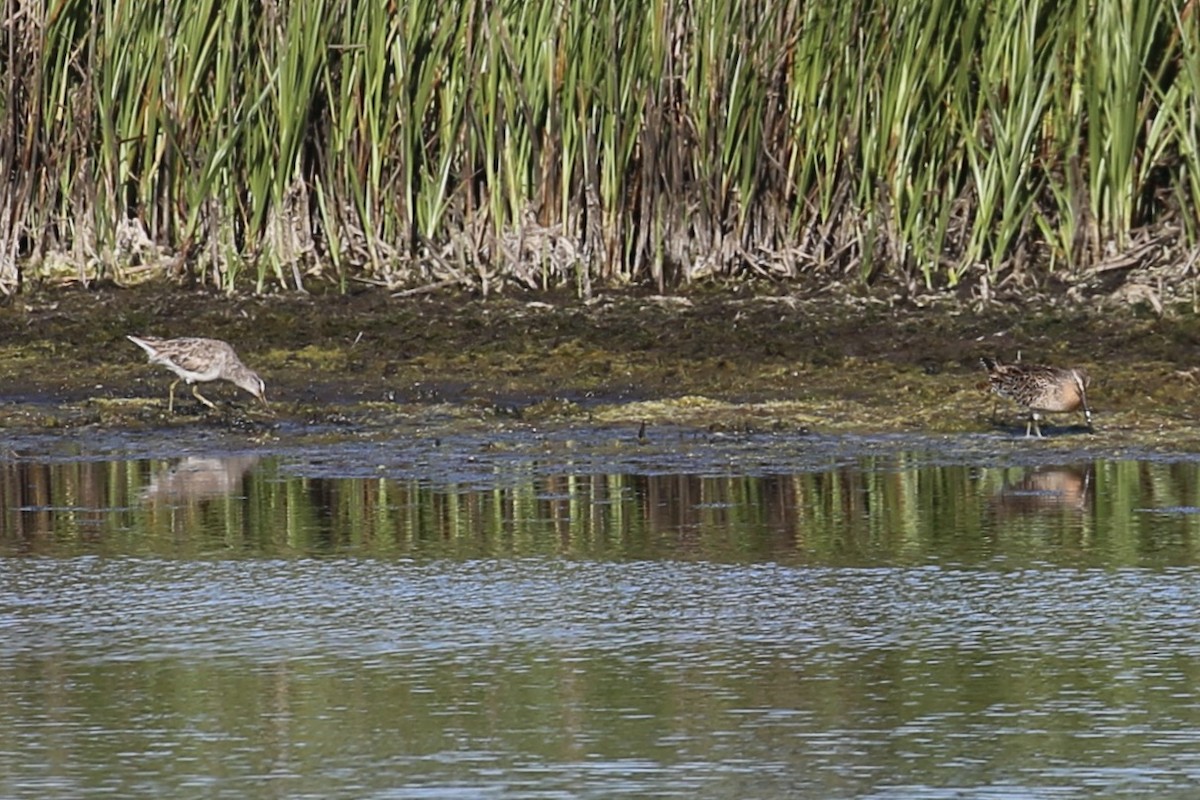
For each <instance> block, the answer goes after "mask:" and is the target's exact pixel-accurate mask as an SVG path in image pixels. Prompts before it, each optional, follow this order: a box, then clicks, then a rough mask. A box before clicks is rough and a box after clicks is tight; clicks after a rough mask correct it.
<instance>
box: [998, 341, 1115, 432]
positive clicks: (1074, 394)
mask: <svg viewBox="0 0 1200 800" xmlns="http://www.w3.org/2000/svg"><path fill="white" fill-rule="evenodd" d="M980 362H981V363H982V364H983V368H984V369H985V370H987V374H988V385H989V386H990V387H991V390H992V391H993V392H995V393H996V394H997V395H998V396H1000V397H1007V398H1008V399H1009V400H1013V401H1015V402H1017V403H1018V404H1020V405H1022V406H1024V407H1025V409H1026V410H1027V411H1029V422H1028V423H1027V424H1026V425H1025V435H1026V436H1029V435H1030V431H1031V430H1032V432H1033V433H1036V434H1037V435H1038V436H1039V437H1040V436H1041V435H1042V430H1041V426H1039V425H1038V420H1040V419H1041V412H1052V413H1068V412H1071V411H1078V410H1080V409H1083V416H1084V418H1085V419H1086V420H1087V424H1088V427H1089V428H1091V427H1092V410H1091V409H1090V408H1089V407H1088V402H1087V387H1088V383H1089V382H1090V378H1089V377H1088V374H1087V372H1085V371H1084V370H1082V369H1060V368H1059V367H1048V366H1046V365H1044V364H1020V363H1017V364H1002V363H1000V362H999V361H996V360H995V359H991V358H987V357H986V356H985V357H983V358H982V359H980Z"/></svg>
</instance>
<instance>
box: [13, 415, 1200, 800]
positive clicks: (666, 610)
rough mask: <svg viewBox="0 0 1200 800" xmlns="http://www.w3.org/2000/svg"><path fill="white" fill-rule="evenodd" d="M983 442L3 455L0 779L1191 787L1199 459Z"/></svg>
mask: <svg viewBox="0 0 1200 800" xmlns="http://www.w3.org/2000/svg"><path fill="white" fill-rule="evenodd" d="M681 442H682V443H681ZM193 445H194V443H193ZM788 447H791V448H792V449H790V450H788V449H787V448H788ZM1006 448H1007V446H1005V447H999V448H996V447H993V448H991V449H988V448H983V449H982V450H981V449H980V448H977V447H976V445H975V444H972V443H968V444H967V445H962V444H961V443H958V444H946V443H944V442H937V441H933V440H929V441H917V440H896V441H888V442H880V441H869V440H855V439H852V438H847V439H844V440H826V441H820V442H813V441H810V440H803V439H802V438H797V439H796V440H795V441H794V442H791V443H790V444H789V443H786V442H785V443H784V448H783V451H781V452H782V453H783V454H782V455H779V456H778V457H769V455H770V454H769V453H768V452H767V451H765V450H764V449H763V444H762V442H761V441H759V440H756V439H753V438H750V439H745V438H742V439H736V440H734V441H719V440H713V439H704V438H696V439H688V440H676V441H673V442H671V446H670V447H669V448H663V450H664V452H665V451H668V450H669V451H670V452H669V453H666V454H665V455H664V458H663V459H661V460H659V461H656V459H655V455H656V453H657V452H659V451H656V450H654V449H653V448H650V449H646V448H639V447H638V446H634V447H633V448H632V449H630V450H625V449H623V448H622V447H621V446H617V445H613V444H612V443H610V442H607V441H597V442H593V443H592V444H591V445H589V446H588V447H586V448H583V449H578V448H577V447H576V446H575V445H574V444H572V443H566V444H564V443H563V442H562V441H554V442H550V443H547V442H546V441H541V442H539V443H538V444H537V445H536V446H535V447H531V448H530V449H528V450H525V449H522V447H521V446H520V445H519V444H513V443H509V444H506V445H504V446H497V445H496V443H495V442H494V441H486V442H484V441H477V442H470V441H464V442H445V441H439V442H436V443H433V442H425V443H417V444H416V445H413V444H412V443H408V445H407V446H404V447H402V446H400V445H397V447H396V449H395V450H381V451H378V452H377V451H375V450H372V451H371V452H370V453H363V452H357V453H350V454H349V455H348V456H346V455H344V454H341V455H340V454H339V450H338V449H337V448H330V449H328V450H322V449H312V448H309V449H305V450H303V451H286V450H277V451H269V452H261V453H259V452H253V451H250V452H226V451H220V452H218V451H216V450H214V451H210V452H205V451H204V448H202V447H197V446H190V447H189V452H180V453H176V454H174V455H173V456H172V457H170V458H163V457H158V456H156V455H154V454H151V453H149V452H144V453H142V452H139V451H138V448H137V446H136V443H130V442H125V443H122V444H121V446H120V447H113V448H109V449H104V448H101V449H98V450H96V451H93V452H87V451H83V450H75V451H58V452H52V451H51V449H50V448H35V447H33V446H31V445H30V443H28V442H17V443H13V446H12V448H11V449H10V453H9V457H8V459H7V460H6V461H4V462H2V463H0V493H2V494H0V499H2V505H0V523H2V524H3V529H2V535H0V796H4V797H55V796H57V797H88V796H96V795H100V794H106V795H115V796H120V797H164V796H205V797H230V798H234V797H250V796H279V797H346V798H351V797H354V798H358V797H386V798H443V797H445V798H459V797H461V798H477V797H512V798H525V797H532V798H538V797H547V798H567V797H571V798H575V797H594V798H608V797H712V798H777V797H813V798H838V797H847V798H848V797H855V798H859V797H871V798H908V797H921V798H964V797H968V798H973V797H980V798H1041V797H1046V798H1064V797H1065V798H1073V797H1079V798H1084V797H1089V798H1090V797H1145V798H1159V797H1181V798H1183V797H1191V796H1194V792H1195V791H1196V788H1195V787H1196V786H1198V785H1200V690H1197V688H1196V687H1197V686H1200V569H1198V568H1197V566H1198V564H1200V558H1198V554H1197V547H1198V545H1200V539H1198V536H1197V534H1198V532H1200V496H1198V485H1200V474H1198V472H1200V470H1198V466H1197V465H1198V463H1200V461H1197V460H1196V459H1195V458H1194V457H1193V456H1191V455H1189V454H1175V455H1163V454H1128V453H1124V454H1115V455H1114V454H1109V455H1107V456H1106V455H1103V454H1087V453H1078V452H1063V451H1058V450H1055V449H1054V448H1055V445H1054V444H1050V445H1042V444H1040V443H1039V445H1038V446H1037V447H1033V448H1030V449H1016V448H1013V449H1006ZM1039 448H1040V449H1039ZM35 450H36V451H37V452H34V451H35ZM789 454H790V455H789ZM789 459H790V460H789ZM688 464H691V465H692V469H690V470H689V469H687V468H686V466H687V465H688Z"/></svg>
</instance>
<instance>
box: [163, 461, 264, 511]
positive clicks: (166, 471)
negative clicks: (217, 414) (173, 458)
mask: <svg viewBox="0 0 1200 800" xmlns="http://www.w3.org/2000/svg"><path fill="white" fill-rule="evenodd" d="M258 461H259V457H258V456H230V457H225V458H221V457H211V456H188V457H187V458H184V459H181V460H180V461H177V462H176V463H174V464H172V465H171V466H169V467H163V468H161V469H159V470H157V471H155V473H154V474H153V475H151V476H150V483H149V485H147V486H146V488H145V489H144V490H143V491H142V497H143V499H145V500H148V501H151V502H173V503H178V502H186V501H192V500H204V499H211V498H216V497H225V496H228V495H231V494H234V493H240V492H241V490H242V481H243V479H244V478H245V477H246V473H248V472H249V471H250V470H251V469H253V468H254V466H255V465H256V464H258Z"/></svg>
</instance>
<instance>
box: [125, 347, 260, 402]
mask: <svg viewBox="0 0 1200 800" xmlns="http://www.w3.org/2000/svg"><path fill="white" fill-rule="evenodd" d="M126 338H128V339H129V341H131V342H133V343H134V344H136V345H137V346H138V347H140V348H142V349H143V350H145V351H146V354H147V355H149V356H150V363H151V364H162V365H163V366H164V367H166V368H167V369H169V370H171V372H174V373H175V374H176V375H178V376H179V378H178V379H176V380H175V381H174V382H173V383H172V384H171V392H170V397H169V399H168V400H167V413H168V414H170V413H171V412H173V411H174V410H175V387H176V386H177V385H178V384H179V381H186V382H187V384H188V385H189V386H191V387H192V394H193V395H195V397H196V399H197V400H199V401H200V402H201V403H203V404H204V405H206V406H208V407H209V408H211V409H216V406H214V405H213V404H212V403H211V402H210V401H209V399H208V398H207V397H205V396H204V395H202V394H200V387H199V386H197V385H196V384H199V383H208V382H209V381H215V380H226V381H229V382H230V383H232V384H234V385H235V386H239V387H241V388H242V389H245V390H246V391H247V392H249V393H250V394H252V395H254V396H255V397H257V398H258V399H259V400H260V401H261V402H262V404H263V406H265V407H266V408H267V410H268V411H269V410H270V409H271V407H270V406H269V405H267V398H266V396H265V394H264V392H265V391H266V388H267V387H266V385H265V384H263V381H262V378H260V377H258V375H256V374H255V373H254V371H253V370H251V369H250V368H249V367H247V366H246V365H245V364H243V363H242V360H241V359H240V358H238V356H237V353H235V352H234V350H233V348H232V347H230V346H229V343H228V342H223V341H221V340H220V339H200V338H194V337H186V338H183V339H156V338H153V337H150V336H128V337H126Z"/></svg>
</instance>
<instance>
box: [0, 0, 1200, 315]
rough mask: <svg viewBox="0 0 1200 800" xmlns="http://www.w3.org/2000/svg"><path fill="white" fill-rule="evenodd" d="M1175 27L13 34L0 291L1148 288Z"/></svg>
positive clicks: (563, 10)
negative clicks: (313, 286)
mask: <svg viewBox="0 0 1200 800" xmlns="http://www.w3.org/2000/svg"><path fill="white" fill-rule="evenodd" d="M1198 26H1200V23H1198V22H1197V19H1196V14H1195V13H1194V7H1193V4H1192V2H1191V0H1147V1H1146V2H1138V3H1131V2H1122V3H1095V2H1092V0H1068V2H1060V3H1051V2H1042V1H1041V0H1014V2H1009V3H987V2H983V1H982V0H901V1H900V2H891V3H884V2H877V1H873V0H859V1H857V2H841V3H813V2H801V1H800V0H778V1H777V2H767V3H738V2H734V1H733V0H699V1H698V2H679V1H678V0H650V2H629V1H628V0H608V1H607V2H597V0H520V1H519V2H517V1H515V0H500V2H480V0H456V1H455V2H449V3H443V2H432V1H431V0H412V2H408V3H404V4H389V3H351V2H346V0H282V1H281V2H277V3H275V2H273V3H257V2H247V0H230V1H229V2H215V1H214V0H188V2H182V1H181V0H167V2H166V3H165V4H164V5H163V6H157V5H156V6H153V7H151V6H143V5H139V4H136V3H125V2H118V1H117V0H98V2H86V3H85V2H79V0H63V1H62V2H59V3H47V4H41V3H10V4H9V6H8V13H7V23H6V25H5V26H4V28H3V29H2V30H0V39H2V42H0V44H2V45H3V50H2V52H3V53H4V58H3V59H0V81H2V82H3V83H2V85H3V87H4V88H3V91H0V119H3V120H4V126H3V129H2V131H0V161H2V162H3V169H4V172H5V175H6V176H7V181H6V191H5V192H4V194H3V204H2V207H0V289H2V290H3V291H4V292H5V293H12V292H14V291H16V290H18V289H19V288H20V286H21V284H22V283H23V282H27V281H47V280H50V281H54V280H63V279H65V280H71V281H79V282H83V283H89V282H92V281H96V280H112V281H116V282H118V283H132V282H136V281H137V280H139V279H141V278H143V277H144V276H146V275H157V274H163V273H166V274H169V275H172V276H175V277H183V278H187V279H190V280H193V281H197V282H203V283H207V284H210V285H214V286H217V287H220V288H223V289H227V290H232V289H234V288H235V287H241V288H246V287H250V286H253V287H254V288H256V289H257V290H260V291H261V290H264V289H269V288H280V287H293V288H301V287H303V285H304V284H305V283H311V282H312V281H327V282H332V283H335V284H337V285H340V286H341V287H343V288H345V287H346V285H347V284H348V283H349V282H351V281H363V282H367V283H372V284H378V285H382V286H386V287H388V288H391V289H399V288H405V287H407V288H418V289H419V288H427V287H433V286H464V287H469V288H471V289H474V290H481V291H482V292H484V293H487V292H488V291H491V290H493V289H494V288H496V287H499V286H503V285H505V284H510V285H511V284H516V285H519V286H523V287H528V288H534V289H538V288H546V287H558V286H570V287H572V288H573V290H574V291H575V292H577V293H578V294H580V295H583V296H588V295H590V294H591V292H592V289H593V287H595V286H600V285H605V286H610V285H620V284H631V283H632V284H643V285H650V286H656V287H657V288H658V289H659V290H660V291H661V290H663V289H666V288H674V287H678V286H681V285H685V284H687V283H690V282H693V281H696V280H698V279H702V278H705V277H713V276H715V277H719V278H734V279H739V278H745V277H752V276H760V277H766V278H768V279H771V280H778V281H784V282H791V281H796V280H800V279H812V280H815V281H817V282H820V283H827V282H832V281H839V282H846V281H849V282H852V283H853V282H863V283H869V282H872V281H875V280H878V279H881V278H883V279H888V280H892V281H896V282H898V283H900V284H901V285H906V286H910V287H914V288H915V287H921V286H924V287H933V288H938V287H956V286H960V285H963V284H966V285H969V286H971V287H973V288H974V289H975V290H976V291H977V292H978V293H980V294H981V295H982V296H984V297H986V296H988V295H989V294H990V293H992V292H994V291H995V287H996V286H997V285H998V284H1006V285H1011V286H1015V287H1018V288H1028V287H1030V286H1036V285H1038V284H1040V283H1041V282H1042V281H1043V280H1044V278H1046V276H1049V275H1055V276H1059V277H1062V276H1071V275H1076V276H1077V275H1082V274H1085V273H1087V274H1090V275H1100V274H1107V273H1108V272H1110V271H1118V272H1119V271H1121V270H1125V269H1128V268H1130V267H1137V266H1158V265H1163V264H1166V263H1168V262H1170V261H1172V260H1174V259H1177V258H1178V257H1179V256H1180V254H1181V253H1182V252H1183V251H1184V250H1185V249H1186V248H1189V247H1191V246H1192V245H1194V244H1195V243H1196V241H1197V238H1198V237H1197V233H1198V230H1197V228H1198V222H1200V220H1198V219H1197V216H1196V213H1195V210H1194V209H1195V208H1196V207H1197V206H1198V204H1200V154H1198V153H1197V149H1196V139H1197V128H1198V121H1200V52H1198V44H1197V43H1200V29H1198ZM1190 268H1191V264H1190V262H1187V264H1186V265H1185V268H1184V269H1183V272H1186V273H1188V274H1189V275H1190Z"/></svg>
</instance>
